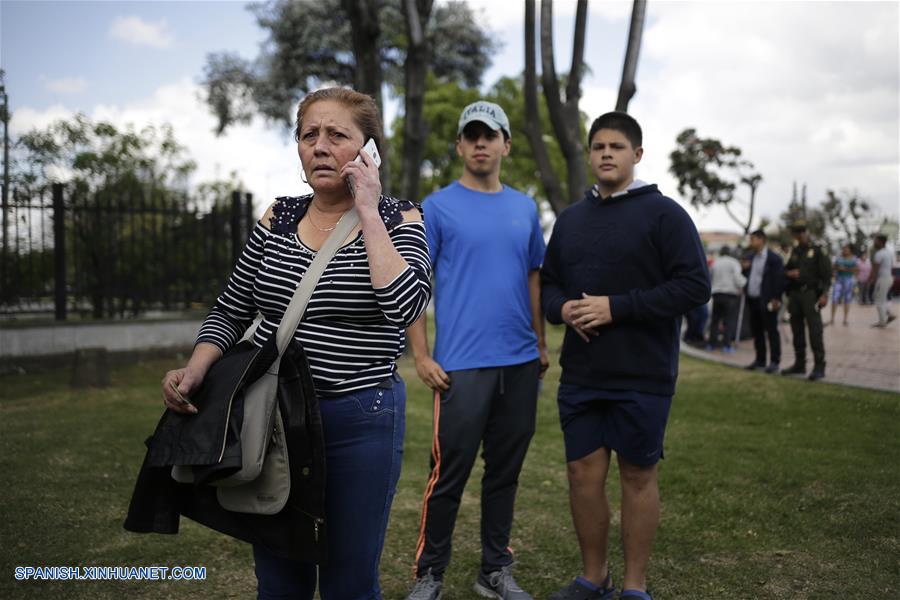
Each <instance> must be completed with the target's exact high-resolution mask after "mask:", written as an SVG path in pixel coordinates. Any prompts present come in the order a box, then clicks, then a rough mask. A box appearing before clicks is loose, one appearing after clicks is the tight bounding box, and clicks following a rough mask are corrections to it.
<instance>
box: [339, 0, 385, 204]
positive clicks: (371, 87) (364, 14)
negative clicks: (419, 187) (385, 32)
mask: <svg viewBox="0 0 900 600" xmlns="http://www.w3.org/2000/svg"><path fill="white" fill-rule="evenodd" d="M342 4H343V6H344V11H345V12H346V13H347V18H348V19H349V20H350V32H351V36H352V37H353V58H354V60H355V62H356V71H355V72H354V74H353V79H354V84H353V86H354V88H355V89H356V91H358V92H362V93H364V94H369V95H370V96H372V97H373V98H375V102H376V104H377V105H378V111H379V112H380V113H381V116H382V117H381V118H382V119H384V99H383V97H382V94H381V88H382V83H383V82H384V75H383V73H382V70H381V55H380V53H379V44H378V38H379V37H380V36H381V27H380V26H379V24H378V13H379V12H380V11H381V5H382V0H342ZM382 129H383V130H385V131H386V130H387V129H386V127H385V124H384V123H382ZM387 145H388V143H387V136H385V137H384V144H383V146H384V147H383V148H381V187H382V189H383V190H384V193H385V194H388V193H390V160H389V156H390V153H389V152H388V148H387Z"/></svg>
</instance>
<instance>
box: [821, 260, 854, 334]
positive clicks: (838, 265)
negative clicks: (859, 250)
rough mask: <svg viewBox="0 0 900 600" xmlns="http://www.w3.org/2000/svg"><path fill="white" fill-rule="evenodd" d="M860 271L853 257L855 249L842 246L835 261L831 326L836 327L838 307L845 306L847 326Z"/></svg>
mask: <svg viewBox="0 0 900 600" xmlns="http://www.w3.org/2000/svg"><path fill="white" fill-rule="evenodd" d="M857 270H858V267H857V264H856V257H855V256H853V248H851V247H850V244H844V245H843V246H841V255H840V256H839V257H837V258H836V259H834V271H835V275H834V287H833V289H832V290H831V320H830V321H828V324H829V325H834V314H835V313H836V312H837V305H838V304H843V305H844V325H845V326H846V325H847V317H848V316H849V314H850V303H851V302H852V301H853V285H854V283H855V279H856V277H855V275H856V272H857Z"/></svg>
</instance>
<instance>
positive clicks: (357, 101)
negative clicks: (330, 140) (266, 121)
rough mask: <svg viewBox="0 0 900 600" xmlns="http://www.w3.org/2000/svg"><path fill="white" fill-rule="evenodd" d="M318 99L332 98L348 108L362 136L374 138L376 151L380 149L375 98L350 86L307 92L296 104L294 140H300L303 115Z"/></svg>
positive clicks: (379, 117)
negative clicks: (297, 104)
mask: <svg viewBox="0 0 900 600" xmlns="http://www.w3.org/2000/svg"><path fill="white" fill-rule="evenodd" d="M320 100H334V101H336V102H340V103H341V104H343V105H344V106H346V107H347V108H349V109H350V112H351V113H352V114H353V120H354V122H355V123H356V126H357V127H359V128H360V130H362V132H363V137H364V138H365V139H366V140H368V139H369V138H372V139H373V140H375V145H376V146H377V147H378V151H379V152H381V151H382V147H381V141H382V135H383V134H382V131H381V115H380V114H379V113H378V105H377V104H375V100H374V99H373V98H372V97H371V96H368V95H366V94H362V93H360V92H357V91H356V90H352V89H350V88H342V87H330V88H322V89H321V90H316V91H315V92H310V93H309V94H307V95H306V96H305V97H304V98H303V100H301V101H300V104H299V106H297V122H296V125H295V127H294V141H300V129H301V128H302V127H303V115H304V113H305V112H306V111H307V110H308V109H309V107H310V106H312V105H313V104H315V103H316V102H319V101H320Z"/></svg>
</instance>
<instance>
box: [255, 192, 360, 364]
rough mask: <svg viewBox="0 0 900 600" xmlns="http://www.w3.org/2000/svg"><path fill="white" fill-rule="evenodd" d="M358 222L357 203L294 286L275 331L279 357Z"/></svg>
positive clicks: (345, 215)
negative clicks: (328, 267)
mask: <svg viewBox="0 0 900 600" xmlns="http://www.w3.org/2000/svg"><path fill="white" fill-rule="evenodd" d="M357 223H359V215H358V214H357V212H356V207H353V208H351V209H350V210H348V211H347V212H346V213H344V216H343V217H341V220H340V221H339V222H338V224H337V226H335V228H334V231H332V232H331V235H329V236H328V239H327V240H325V243H324V244H322V247H321V248H319V251H318V252H316V257H315V258H314V259H313V261H312V264H311V265H309V269H307V270H306V273H305V274H304V275H303V278H302V279H301V280H300V284H299V285H298V286H297V289H296V290H294V296H293V297H292V298H291V302H290V304H288V307H287V309H286V310H285V311H284V316H283V317H281V323H279V324H278V331H276V332H275V345H276V347H277V348H278V358H279V359H280V358H281V356H282V355H284V351H285V350H287V347H288V343H289V342H290V340H291V338H292V337H294V332H295V331H297V326H298V325H299V324H300V319H302V318H303V313H304V312H306V305H307V304H308V303H309V299H310V298H311V297H312V295H313V292H314V291H315V289H316V284H317V283H319V278H320V277H321V276H322V273H324V272H325V267H327V266H328V263H329V262H331V259H332V258H333V257H334V255H335V253H337V250H338V248H339V247H340V246H341V242H343V241H344V240H345V239H346V238H347V236H348V235H350V232H351V231H353V228H354V227H356V225H357ZM280 362H281V361H280V360H276V361H274V363H272V367H273V369H274V370H275V373H277V372H278V365H279V363H280ZM270 372H271V369H270Z"/></svg>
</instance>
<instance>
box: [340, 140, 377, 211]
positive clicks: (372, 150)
mask: <svg viewBox="0 0 900 600" xmlns="http://www.w3.org/2000/svg"><path fill="white" fill-rule="evenodd" d="M362 149H363V150H365V151H366V154H368V155H369V156H371V157H372V160H373V161H375V168H376V169H378V168H381V155H380V154H379V153H378V146H376V145H375V140H373V139H372V138H369V141H367V142H366V144H365V145H364V146H363V147H362ZM353 162H362V156H360V155H359V154H357V155H356V158H355V159H353ZM347 187H349V188H350V194H351V195H352V196H354V197H355V196H356V186H355V185H354V183H353V177H347Z"/></svg>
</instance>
